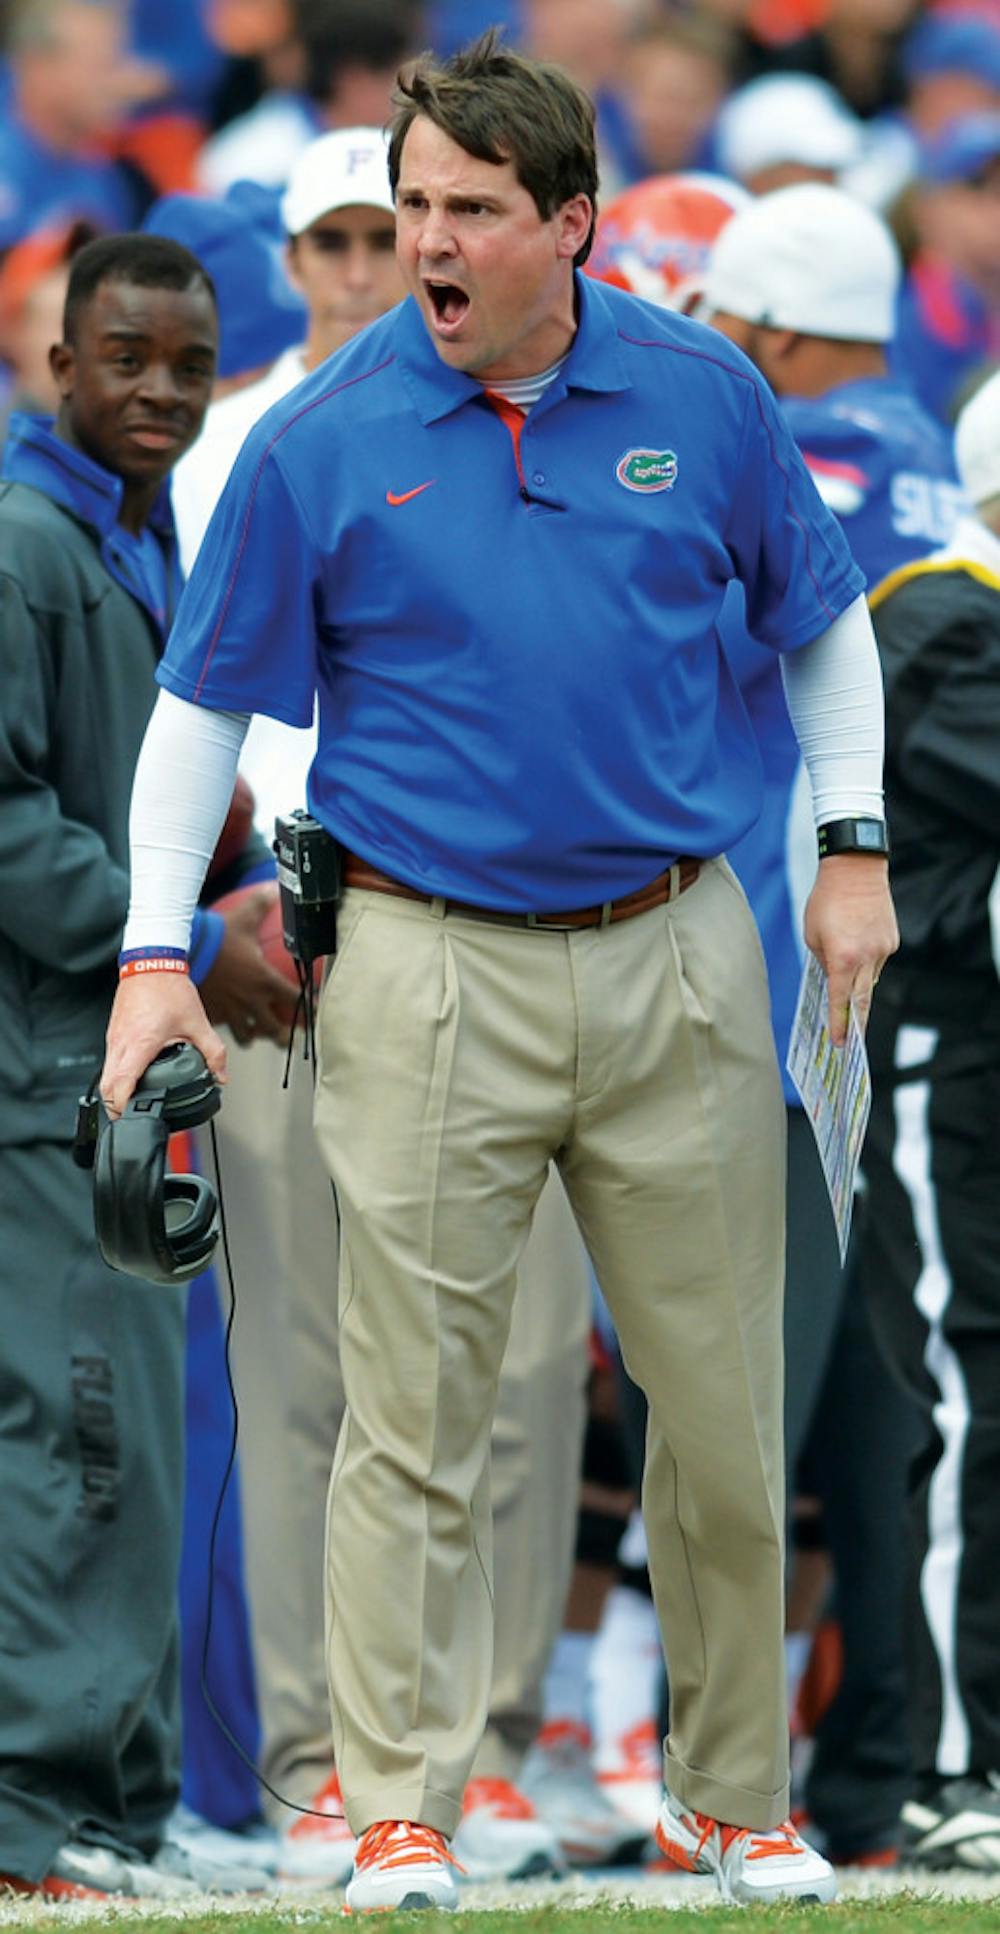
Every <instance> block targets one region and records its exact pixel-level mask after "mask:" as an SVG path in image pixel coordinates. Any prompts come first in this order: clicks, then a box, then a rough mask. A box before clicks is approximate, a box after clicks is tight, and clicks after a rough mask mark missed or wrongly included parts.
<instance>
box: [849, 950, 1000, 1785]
mask: <svg viewBox="0 0 1000 1934" xmlns="http://www.w3.org/2000/svg"><path fill="white" fill-rule="evenodd" d="M894 971H895V970H894ZM899 988H900V992H899V994H898V995H897V996H895V997H893V996H892V995H890V998H889V999H888V1000H886V1001H877V1002H876V1004H875V1008H874V1011H873V1015H872V1021H871V1024H870V1028H869V1054H870V1059H871V1064H872V1075H873V1088H874V1102H873V1110H872V1120H871V1124H870V1127H869V1133H868V1140H867V1144H866V1149H865V1155H864V1167H865V1173H866V1176H867V1178H868V1185H869V1191H870V1199H869V1215H868V1219H867V1224H866V1238H865V1244H864V1251H863V1259H862V1269H863V1285H864V1290H865V1294H866V1297H867V1300H868V1306H869V1309H870V1311H871V1315H872V1321H873V1326H874V1328H875V1332H876V1336H877V1340H878V1343H879V1346H880V1348H881V1350H882V1351H883V1353H884V1355H885V1358H886V1361H887V1362H888V1363H889V1365H890V1366H891V1368H892V1370H893V1371H894V1373H895V1375H896V1376H897V1377H898V1378H899V1380H900V1381H901V1383H902V1384H903V1385H904V1386H905V1388H906V1389H907V1390H908V1391H909V1392H910V1393H911V1395H912V1396H913V1398H914V1399H915V1400H916V1403H917V1405H918V1406H919V1413H920V1419H921V1428H920V1443H919V1449H918V1451H917V1454H916V1456H915V1458H914V1460H913V1463H912V1466H911V1470H910V1482H909V1496H908V1505H907V1541H908V1564H907V1583H906V1594H907V1604H906V1619H905V1631H906V1638H907V1648H908V1660H907V1663H908V1679H909V1714H910V1722H911V1730H912V1737H913V1749H914V1761H915V1770H916V1774H917V1776H918V1778H919V1779H934V1778H935V1777H941V1776H947V1775H952V1774H959V1773H964V1772H968V1771H972V1772H980V1773H981V1772H985V1771H987V1770H989V1769H991V1768H996V1767H1000V1052H998V1047H1000V1028H998V1027H997V1020H996V1014H995V1011H991V1009H989V1008H987V1009H984V1010H981V1011H977V1009H976V1007H975V1005H974V1003H973V1002H972V1001H971V1000H970V999H969V998H968V996H967V994H966V996H965V997H963V996H962V995H961V994H958V993H957V992H956V993H955V995H954V997H948V998H944V999H941V1000H939V1001H938V1003H937V1004H936V1007H934V1008H931V1006H930V1005H929V1003H928V1001H927V999H926V997H924V998H921V999H920V1000H919V1001H915V1000H912V999H911V1000H908V999H907V998H906V996H907V989H908V981H907V978H906V976H905V974H900V976H899ZM942 991H943V990H942ZM993 1005H994V1008H995V1003H994V1004H993Z"/></svg>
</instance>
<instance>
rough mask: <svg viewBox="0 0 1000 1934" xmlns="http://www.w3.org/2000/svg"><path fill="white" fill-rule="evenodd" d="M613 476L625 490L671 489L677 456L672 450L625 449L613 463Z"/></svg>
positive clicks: (675, 475)
mask: <svg viewBox="0 0 1000 1934" xmlns="http://www.w3.org/2000/svg"><path fill="white" fill-rule="evenodd" d="M615 476H616V477H617V479H618V482H619V483H620V484H624V485H625V488H626V490H641V491H643V492H647V491H651V490H672V489H673V487H674V484H675V483H676V481H677V458H676V456H675V454H674V452H673V450H626V452H625V455H624V456H623V457H619V459H618V462H617V463H616V465H615Z"/></svg>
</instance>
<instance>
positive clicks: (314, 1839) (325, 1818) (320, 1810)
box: [278, 1773, 358, 1887]
mask: <svg viewBox="0 0 1000 1934" xmlns="http://www.w3.org/2000/svg"><path fill="white" fill-rule="evenodd" d="M311 1806H312V1809H313V1810H312V1812H311V1813H300V1814H299V1815H298V1816H297V1818H296V1819H295V1821H294V1822H293V1824H292V1825H291V1826H290V1827H287V1828H286V1829H285V1831H284V1833H283V1834H282V1836H281V1847H280V1850H279V1854H278V1879H279V1881H282V1882H287V1883H290V1884H292V1885H294V1886H304V1887H308V1886H314V1887H343V1886H344V1884H345V1882H346V1881H347V1880H349V1879H350V1876H351V1873H352V1871H353V1868H354V1854H355V1850H356V1848H357V1844H358V1843H357V1841H356V1840H355V1838H354V1835H353V1833H352V1832H351V1829H350V1827H349V1826H348V1824H347V1821H346V1819H345V1817H344V1796H343V1794H342V1793H341V1790H340V1781H339V1779H338V1778H337V1775H336V1773H331V1775H330V1777H329V1779H328V1780H326V1781H325V1782H324V1784H323V1785H322V1786H321V1787H320V1789H319V1792H318V1793H316V1794H314V1796H313V1799H312V1801H311Z"/></svg>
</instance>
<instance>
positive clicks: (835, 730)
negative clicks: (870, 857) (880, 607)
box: [781, 596, 885, 826]
mask: <svg viewBox="0 0 1000 1934" xmlns="http://www.w3.org/2000/svg"><path fill="white" fill-rule="evenodd" d="M781 672H782V677H783V678H784V681H785V697H786V699H787V701H788V710H789V714H790V716H791V721H792V725H793V726H794V728H795V736H796V738H797V739H798V742H799V746H800V748H801V751H802V757H803V759H804V760H805V765H806V770H807V772H808V774H809V784H810V786H811V788H812V800H813V816H814V818H815V821H816V824H817V826H822V825H823V824H824V822H825V821H826V820H828V819H841V818H861V819H882V818H884V816H885V803H884V796H883V792H882V753H883V746H884V738H885V703H884V698H883V692H882V670H881V666H880V665H879V657H878V646H877V645H876V643H875V633H874V631H873V630H872V621H871V616H870V614H869V610H868V601H867V599H866V598H865V597H863V596H862V597H858V598H855V600H854V603H853V604H849V605H848V607H847V610H846V611H842V612H841V614H840V617H839V618H837V619H835V621H834V623H833V624H832V625H830V626H828V628H827V630H826V631H821V632H820V634H819V636H818V637H817V638H813V639H812V641H811V642H810V643H809V644H808V645H803V646H802V648H801V650H800V651H790V652H787V653H786V654H785V655H784V656H783V657H782V660H781Z"/></svg>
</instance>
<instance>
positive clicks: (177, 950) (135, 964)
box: [118, 947, 191, 980]
mask: <svg viewBox="0 0 1000 1934" xmlns="http://www.w3.org/2000/svg"><path fill="white" fill-rule="evenodd" d="M190 971H191V967H190V962H189V960H188V957H187V954H186V953H185V952H184V950H183V948H182V947H128V948H126V949H125V951H124V952H122V953H120V954H119V956H118V978H119V980H128V979H130V977H131V976H132V975H133V974H188V973H190Z"/></svg>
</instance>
